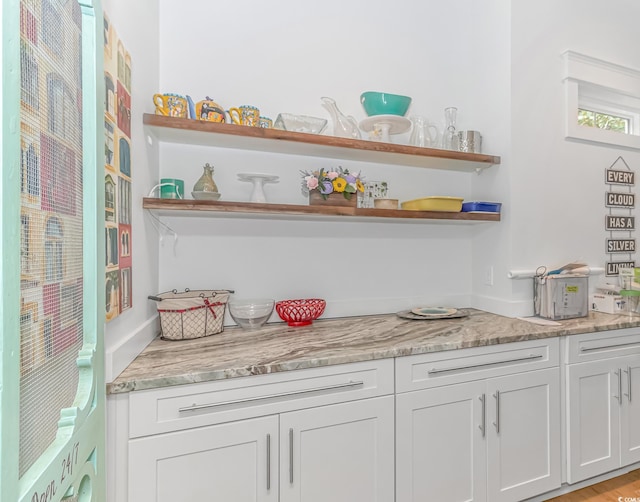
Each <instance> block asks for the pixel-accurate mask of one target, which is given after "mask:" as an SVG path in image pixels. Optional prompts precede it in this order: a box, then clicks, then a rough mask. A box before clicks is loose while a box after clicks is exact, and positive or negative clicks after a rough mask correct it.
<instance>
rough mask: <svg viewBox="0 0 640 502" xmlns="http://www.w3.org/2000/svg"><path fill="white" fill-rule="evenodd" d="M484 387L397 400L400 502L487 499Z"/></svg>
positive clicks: (457, 387) (411, 394)
mask: <svg viewBox="0 0 640 502" xmlns="http://www.w3.org/2000/svg"><path fill="white" fill-rule="evenodd" d="M483 395H485V396H486V391H485V384H484V382H471V383H465V384H459V385H450V386H447V387H438V388H435V389H428V390H421V391H415V392H408V393H405V394H399V395H398V397H397V398H396V426H397V436H396V473H397V474H396V476H397V479H396V500H397V502H409V501H424V500H441V501H452V502H453V501H463V500H466V501H482V500H486V489H487V479H486V462H487V459H486V446H485V441H484V438H483V434H482V431H481V430H480V427H481V426H482V423H483V418H482V408H483V407H482V403H481V401H480V398H481V397H482V396H483Z"/></svg>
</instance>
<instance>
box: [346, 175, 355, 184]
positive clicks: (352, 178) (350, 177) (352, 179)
mask: <svg viewBox="0 0 640 502" xmlns="http://www.w3.org/2000/svg"><path fill="white" fill-rule="evenodd" d="M344 179H345V180H346V181H347V183H355V182H356V177H355V176H353V175H351V174H345V175H344Z"/></svg>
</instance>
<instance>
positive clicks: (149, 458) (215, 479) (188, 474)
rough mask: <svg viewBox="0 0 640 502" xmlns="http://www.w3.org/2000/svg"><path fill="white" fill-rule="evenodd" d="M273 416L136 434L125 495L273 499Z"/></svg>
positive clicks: (171, 501) (173, 500)
mask: <svg viewBox="0 0 640 502" xmlns="http://www.w3.org/2000/svg"><path fill="white" fill-rule="evenodd" d="M277 463H278V417H277V416H271V417H263V418H256V419H251V420H241V421H238V422H231V423H227V424H221V425H213V426H210V427H203V428H200V429H190V430H185V431H178V432H171V433H168V434H161V435H159V436H149V437H144V438H140V439H135V440H133V441H131V442H130V445H129V500H130V501H139V502H146V501H149V502H151V501H154V502H178V501H185V502H187V501H193V500H230V501H231V500H233V501H234V502H275V501H277V500H278V476H277Z"/></svg>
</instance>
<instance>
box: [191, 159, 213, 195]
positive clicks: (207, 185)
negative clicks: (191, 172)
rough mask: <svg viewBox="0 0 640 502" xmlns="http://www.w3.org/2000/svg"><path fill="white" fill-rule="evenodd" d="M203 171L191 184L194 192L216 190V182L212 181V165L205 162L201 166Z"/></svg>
mask: <svg viewBox="0 0 640 502" xmlns="http://www.w3.org/2000/svg"><path fill="white" fill-rule="evenodd" d="M203 169H204V173H202V176H200V179H199V180H198V181H196V184H195V185H193V191H194V192H217V191H218V187H217V186H216V182H215V181H213V166H210V165H209V163H206V164H205V165H204V167H203Z"/></svg>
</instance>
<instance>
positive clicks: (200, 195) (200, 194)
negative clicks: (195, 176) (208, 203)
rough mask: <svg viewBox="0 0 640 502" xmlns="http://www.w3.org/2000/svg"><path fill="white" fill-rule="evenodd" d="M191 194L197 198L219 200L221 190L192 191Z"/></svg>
mask: <svg viewBox="0 0 640 502" xmlns="http://www.w3.org/2000/svg"><path fill="white" fill-rule="evenodd" d="M191 196H192V197H193V198H194V199H197V200H218V199H219V198H220V192H191Z"/></svg>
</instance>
